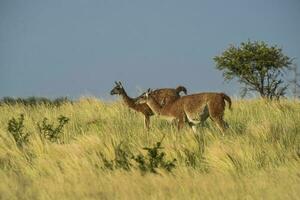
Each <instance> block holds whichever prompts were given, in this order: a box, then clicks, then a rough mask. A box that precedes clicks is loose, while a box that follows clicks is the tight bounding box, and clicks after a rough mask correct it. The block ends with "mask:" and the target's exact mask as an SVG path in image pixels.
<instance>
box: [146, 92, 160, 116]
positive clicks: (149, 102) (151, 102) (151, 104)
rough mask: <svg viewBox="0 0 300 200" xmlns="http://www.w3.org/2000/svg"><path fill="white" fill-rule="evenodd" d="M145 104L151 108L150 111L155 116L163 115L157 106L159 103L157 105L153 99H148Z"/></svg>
mask: <svg viewBox="0 0 300 200" xmlns="http://www.w3.org/2000/svg"><path fill="white" fill-rule="evenodd" d="M146 104H147V105H148V106H149V107H150V108H151V110H152V111H153V112H154V113H155V114H157V115H161V114H163V113H162V112H163V110H162V107H161V105H159V103H157V101H155V99H154V98H153V97H151V96H150V97H149V98H148V100H147V101H146Z"/></svg>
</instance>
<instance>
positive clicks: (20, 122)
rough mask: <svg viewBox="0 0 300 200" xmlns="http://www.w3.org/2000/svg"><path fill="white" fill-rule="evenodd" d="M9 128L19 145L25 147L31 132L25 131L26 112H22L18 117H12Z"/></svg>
mask: <svg viewBox="0 0 300 200" xmlns="http://www.w3.org/2000/svg"><path fill="white" fill-rule="evenodd" d="M7 130H8V132H9V133H10V134H12V136H13V138H14V140H15V141H16V144H17V145H18V147H23V146H24V145H25V144H26V143H27V142H28V137H29V133H28V132H24V114H20V117H19V118H18V119H15V118H12V119H10V120H9V121H8V127H7Z"/></svg>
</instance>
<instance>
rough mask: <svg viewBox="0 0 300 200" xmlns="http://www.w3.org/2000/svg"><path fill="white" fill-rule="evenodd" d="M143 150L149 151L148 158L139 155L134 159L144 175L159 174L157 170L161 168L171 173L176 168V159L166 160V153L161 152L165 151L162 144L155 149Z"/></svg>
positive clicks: (147, 148) (157, 144)
mask: <svg viewBox="0 0 300 200" xmlns="http://www.w3.org/2000/svg"><path fill="white" fill-rule="evenodd" d="M143 149H144V150H146V151H147V154H146V156H145V155H143V154H139V155H137V156H134V157H133V159H134V160H135V161H136V162H137V163H138V167H139V169H140V170H141V172H142V173H143V174H145V173H147V172H150V173H154V174H158V172H157V169H159V168H161V169H164V170H166V171H168V172H171V171H172V169H174V168H175V167H176V165H175V162H176V159H173V160H166V158H165V155H166V154H165V152H162V151H161V149H163V147H161V142H157V143H156V145H154V146H153V147H145V148H143Z"/></svg>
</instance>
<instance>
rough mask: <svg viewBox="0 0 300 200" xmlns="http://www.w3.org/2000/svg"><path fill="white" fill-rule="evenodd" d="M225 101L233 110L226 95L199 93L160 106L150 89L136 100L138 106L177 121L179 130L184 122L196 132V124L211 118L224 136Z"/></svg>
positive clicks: (225, 126) (225, 125) (225, 124)
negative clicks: (144, 106) (143, 106)
mask: <svg viewBox="0 0 300 200" xmlns="http://www.w3.org/2000/svg"><path fill="white" fill-rule="evenodd" d="M225 101H227V102H228V104H229V109H231V99H230V97H229V96H227V95H226V94H224V93H198V94H191V95H186V96H183V97H180V98H178V99H176V100H175V101H173V102H170V103H169V104H167V105H165V106H160V105H159V103H158V102H157V100H155V98H153V94H152V91H151V90H150V89H148V91H147V92H145V93H144V94H142V95H141V96H140V97H139V98H138V99H137V100H136V102H137V103H138V104H145V103H146V104H147V105H148V106H149V107H150V108H151V110H152V111H153V112H154V113H155V114H157V115H161V116H164V117H167V118H169V119H176V120H177V121H178V130H180V129H181V128H182V127H183V125H184V122H188V123H189V125H190V126H191V127H192V129H193V131H194V132H196V124H199V123H203V122H204V121H205V120H206V119H207V118H208V117H210V118H211V119H212V121H214V122H215V123H216V124H217V126H218V127H219V128H220V129H221V131H222V134H223V135H224V131H225V129H226V128H227V127H228V125H227V123H226V122H225V121H224V120H223V116H224V110H225Z"/></svg>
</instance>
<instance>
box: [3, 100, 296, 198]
mask: <svg viewBox="0 0 300 200" xmlns="http://www.w3.org/2000/svg"><path fill="white" fill-rule="evenodd" d="M0 113H1V114H0V180H1V182H0V199H300V192H299V191H300V190H299V188H300V171H299V168H300V162H299V161H300V133H299V132H300V102H299V101H289V100H286V101H282V102H280V103H266V102H264V101H262V100H247V101H246V100H243V101H234V102H233V111H232V112H230V111H228V110H226V113H225V120H226V121H227V122H228V123H229V125H230V129H229V130H228V131H227V133H226V135H225V137H223V136H221V134H220V132H219V131H218V129H217V128H216V127H215V126H214V124H213V123H211V121H208V123H207V124H206V125H205V127H204V128H201V129H199V134H198V135H195V134H193V133H192V131H191V130H190V129H189V128H188V127H186V128H185V129H183V130H182V131H180V132H178V131H177V130H176V127H175V126H172V125H170V124H169V123H168V122H165V121H164V120H161V119H159V118H153V120H152V121H153V123H152V128H151V130H150V131H149V132H146V131H145V130H144V128H143V120H142V115H141V114H138V113H135V112H133V111H131V110H129V109H128V108H126V107H124V106H123V105H122V103H120V102H114V103H104V102H102V101H99V100H97V99H93V98H90V99H81V100H80V101H78V102H76V103H74V104H69V103H66V104H64V105H62V106H60V107H56V108H53V107H48V106H45V105H40V106H36V107H25V106H22V105H14V106H8V105H3V106H0ZM21 113H23V114H24V115H25V121H24V123H25V129H26V131H28V132H30V134H31V135H30V139H29V143H28V144H27V145H26V146H25V147H24V148H23V149H21V148H19V147H17V145H16V143H15V141H14V139H13V137H12V136H11V135H10V134H9V133H8V131H7V123H8V121H9V119H11V118H12V117H18V116H19V114H21ZM61 114H62V115H64V116H67V117H69V118H70V122H69V123H68V124H67V125H66V127H65V129H64V135H63V137H62V140H63V141H64V144H57V143H51V142H48V141H42V140H41V139H40V137H39V136H38V129H37V126H36V124H37V122H40V121H42V119H43V118H44V117H47V118H48V119H49V121H52V122H54V121H56V118H57V117H58V116H59V115H61ZM163 135H166V137H165V139H164V141H163V147H164V149H163V151H164V152H165V153H166V156H167V158H168V159H171V158H176V159H177V162H176V168H175V169H174V170H173V171H172V173H169V172H165V171H164V170H161V171H160V175H155V174H146V175H142V174H141V173H140V171H139V170H138V168H137V167H136V166H135V165H134V166H133V168H132V169H131V170H130V171H124V170H121V169H116V170H113V171H111V170H109V169H106V168H105V165H104V163H103V160H102V159H101V156H100V154H102V155H104V156H105V157H106V158H107V159H114V157H115V153H114V148H115V147H116V146H117V145H118V144H120V142H123V144H124V146H125V147H126V149H127V150H128V151H130V152H131V153H133V154H138V153H145V152H144V151H143V150H142V148H143V147H145V146H152V145H153V144H155V143H156V142H158V141H160V139H161V138H162V136H163Z"/></svg>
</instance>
